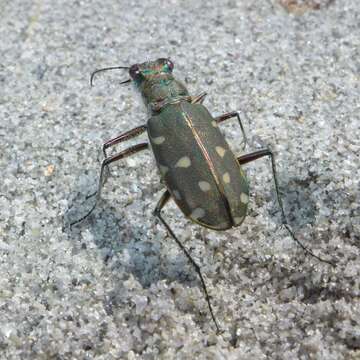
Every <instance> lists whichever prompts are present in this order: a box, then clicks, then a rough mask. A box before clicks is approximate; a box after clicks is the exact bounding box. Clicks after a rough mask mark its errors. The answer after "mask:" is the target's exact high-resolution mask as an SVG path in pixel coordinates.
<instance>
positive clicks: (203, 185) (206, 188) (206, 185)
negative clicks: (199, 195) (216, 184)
mask: <svg viewBox="0 0 360 360" xmlns="http://www.w3.org/2000/svg"><path fill="white" fill-rule="evenodd" d="M198 184H199V187H200V189H201V190H202V191H204V192H205V191H209V190H210V189H211V186H210V184H209V183H208V182H207V181H199V183H198Z"/></svg>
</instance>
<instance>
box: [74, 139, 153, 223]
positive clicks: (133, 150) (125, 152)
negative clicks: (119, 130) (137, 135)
mask: <svg viewBox="0 0 360 360" xmlns="http://www.w3.org/2000/svg"><path fill="white" fill-rule="evenodd" d="M148 147H149V144H148V143H141V144H137V145H134V146H131V147H129V148H128V149H126V150H123V151H121V152H119V153H118V154H115V155H113V156H110V157H108V158H106V159H105V160H104V161H103V162H102V164H101V170H100V177H99V185H98V189H97V191H95V192H94V193H93V194H91V195H88V196H87V197H86V200H87V199H89V198H91V197H93V196H95V195H96V201H95V204H94V205H93V207H92V208H91V209H90V210H89V211H88V212H87V214H86V215H85V216H83V217H81V218H80V219H78V220H76V221H74V222H72V223H71V224H70V226H73V225H75V224H77V223H79V222H81V221H83V220H84V219H86V218H87V217H88V216H89V215H90V214H91V213H92V212H93V211H94V209H95V207H96V205H97V203H98V201H99V200H100V195H101V189H102V186H103V184H104V169H105V168H106V167H107V166H108V165H109V164H111V163H113V162H115V161H118V160H121V159H124V158H126V157H127V156H130V155H132V154H135V153H137V152H139V151H142V150H145V149H147V148H148Z"/></svg>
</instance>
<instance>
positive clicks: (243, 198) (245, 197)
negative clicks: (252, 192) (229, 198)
mask: <svg viewBox="0 0 360 360" xmlns="http://www.w3.org/2000/svg"><path fill="white" fill-rule="evenodd" d="M240 201H241V202H242V203H243V204H247V203H248V202H249V196H248V195H247V194H245V193H241V195H240Z"/></svg>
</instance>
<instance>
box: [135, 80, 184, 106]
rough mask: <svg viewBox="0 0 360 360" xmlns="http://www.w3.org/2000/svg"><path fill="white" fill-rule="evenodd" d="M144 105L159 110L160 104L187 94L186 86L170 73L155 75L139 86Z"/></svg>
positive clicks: (173, 100)
mask: <svg viewBox="0 0 360 360" xmlns="http://www.w3.org/2000/svg"><path fill="white" fill-rule="evenodd" d="M139 90H140V91H141V94H142V97H143V99H144V102H145V105H146V106H148V107H150V108H151V109H153V110H154V109H157V111H158V110H160V108H161V107H162V106H161V105H165V104H167V103H171V102H175V101H177V100H180V99H181V98H183V97H186V96H189V93H188V91H187V89H186V87H185V86H184V85H183V84H182V83H181V82H180V81H178V80H175V79H174V77H173V76H172V75H171V74H166V75H161V76H157V77H155V78H152V79H149V80H146V81H144V82H143V83H142V84H141V85H140V86H139Z"/></svg>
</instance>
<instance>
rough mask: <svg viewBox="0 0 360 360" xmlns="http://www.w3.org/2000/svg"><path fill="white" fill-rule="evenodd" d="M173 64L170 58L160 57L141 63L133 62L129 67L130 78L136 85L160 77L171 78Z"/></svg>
mask: <svg viewBox="0 0 360 360" xmlns="http://www.w3.org/2000/svg"><path fill="white" fill-rule="evenodd" d="M173 68H174V64H173V63H172V61H171V60H169V59H165V58H161V59H157V60H155V61H147V62H144V63H142V64H134V65H132V66H131V67H130V69H129V74H130V77H131V79H132V80H133V81H134V82H135V84H136V85H138V86H139V85H141V84H142V83H143V82H146V81H152V80H157V79H159V78H161V79H172V70H173Z"/></svg>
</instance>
